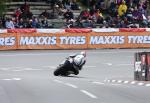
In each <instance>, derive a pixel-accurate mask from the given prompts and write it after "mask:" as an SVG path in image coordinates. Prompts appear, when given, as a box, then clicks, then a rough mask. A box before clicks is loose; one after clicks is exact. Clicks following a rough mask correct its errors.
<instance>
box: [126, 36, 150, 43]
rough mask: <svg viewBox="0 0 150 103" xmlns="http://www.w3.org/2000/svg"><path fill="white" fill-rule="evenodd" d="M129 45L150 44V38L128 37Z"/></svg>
mask: <svg viewBox="0 0 150 103" xmlns="http://www.w3.org/2000/svg"><path fill="white" fill-rule="evenodd" d="M128 43H130V44H149V43H150V36H128Z"/></svg>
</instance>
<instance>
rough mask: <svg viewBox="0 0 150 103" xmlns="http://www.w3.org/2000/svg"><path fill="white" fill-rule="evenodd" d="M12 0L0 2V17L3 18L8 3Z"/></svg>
mask: <svg viewBox="0 0 150 103" xmlns="http://www.w3.org/2000/svg"><path fill="white" fill-rule="evenodd" d="M10 1H12V0H0V17H1V16H3V12H5V11H6V8H7V5H6V3H8V2H10Z"/></svg>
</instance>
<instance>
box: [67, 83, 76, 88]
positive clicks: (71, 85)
mask: <svg viewBox="0 0 150 103" xmlns="http://www.w3.org/2000/svg"><path fill="white" fill-rule="evenodd" d="M65 85H67V86H70V87H72V88H78V87H77V86H76V85H73V84H70V83H65Z"/></svg>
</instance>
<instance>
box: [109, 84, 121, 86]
mask: <svg viewBox="0 0 150 103" xmlns="http://www.w3.org/2000/svg"><path fill="white" fill-rule="evenodd" d="M110 85H115V86H117V85H121V84H110Z"/></svg>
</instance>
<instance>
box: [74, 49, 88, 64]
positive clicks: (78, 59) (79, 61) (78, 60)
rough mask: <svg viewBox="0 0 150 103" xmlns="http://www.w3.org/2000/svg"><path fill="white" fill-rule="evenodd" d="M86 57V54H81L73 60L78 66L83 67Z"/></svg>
mask: <svg viewBox="0 0 150 103" xmlns="http://www.w3.org/2000/svg"><path fill="white" fill-rule="evenodd" d="M82 53H83V52H82ZM85 56H86V54H85V52H84V53H83V54H79V55H77V56H75V57H74V60H73V62H74V64H75V65H76V66H81V65H83V64H84V63H85Z"/></svg>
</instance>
